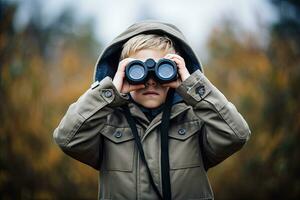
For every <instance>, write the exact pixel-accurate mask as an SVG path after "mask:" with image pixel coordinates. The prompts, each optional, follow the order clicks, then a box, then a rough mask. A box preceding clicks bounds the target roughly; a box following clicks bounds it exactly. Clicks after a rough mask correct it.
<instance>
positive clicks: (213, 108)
mask: <svg viewBox="0 0 300 200" xmlns="http://www.w3.org/2000/svg"><path fill="white" fill-rule="evenodd" d="M177 92H178V93H179V94H180V95H181V96H182V97H183V99H184V101H185V102H186V103H187V104H189V105H192V106H193V109H194V113H195V115H196V116H197V117H198V118H200V119H201V120H202V121H203V122H204V125H203V127H202V135H201V141H200V142H201V144H202V145H201V149H202V155H203V160H204V164H205V168H206V169H208V168H210V167H212V166H214V165H216V164H218V163H219V162H221V161H223V160H225V159H226V158H227V157H229V156H230V155H232V154H233V153H234V152H236V151H238V150H239V149H240V148H242V146H243V145H244V144H245V143H246V141H247V140H248V139H249V137H250V134H251V132H250V129H249V127H248V124H247V123H246V121H245V120H244V118H243V117H242V116H241V114H240V113H239V112H238V111H237V109H236V108H235V106H234V105H233V104H232V103H231V102H229V101H228V100H227V99H226V97H225V96H224V95H223V94H222V93H221V92H220V91H219V90H218V89H217V88H216V87H215V86H214V85H213V84H212V83H211V82H210V81H209V80H208V79H207V78H206V77H205V75H204V74H203V73H202V72H200V70H197V71H196V72H194V73H193V74H192V75H191V76H190V77H189V78H187V79H186V80H185V81H184V82H182V84H181V85H180V86H179V87H178V88H177Z"/></svg>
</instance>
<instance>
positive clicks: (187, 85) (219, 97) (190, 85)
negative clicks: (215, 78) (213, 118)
mask: <svg viewBox="0 0 300 200" xmlns="http://www.w3.org/2000/svg"><path fill="white" fill-rule="evenodd" d="M176 91H177V92H178V93H179V94H180V95H181V96H182V98H183V100H184V101H185V102H186V103H187V104H189V105H192V106H196V104H197V103H199V102H200V101H202V100H205V101H207V102H209V103H211V104H212V105H213V106H214V107H215V108H216V110H217V111H220V110H221V109H222V108H223V107H224V106H225V105H226V104H227V103H228V101H227V99H226V97H225V96H224V95H223V94H222V93H221V92H220V91H219V90H218V89H217V88H216V87H215V86H214V85H213V84H212V83H211V82H210V81H209V80H208V79H207V78H206V77H205V75H204V74H203V73H202V72H201V71H200V70H197V71H195V72H194V73H193V74H191V75H190V76H189V77H188V78H187V79H186V80H185V81H183V82H182V83H181V84H180V86H179V87H178V88H177V89H176Z"/></svg>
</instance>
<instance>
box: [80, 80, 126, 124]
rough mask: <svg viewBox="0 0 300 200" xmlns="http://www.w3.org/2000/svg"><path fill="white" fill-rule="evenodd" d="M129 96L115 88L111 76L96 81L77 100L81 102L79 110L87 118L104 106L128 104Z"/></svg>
mask: <svg viewBox="0 0 300 200" xmlns="http://www.w3.org/2000/svg"><path fill="white" fill-rule="evenodd" d="M128 100H129V96H128V95H127V94H121V93H119V92H118V90H117V89H116V88H115V86H114V84H113V82H112V80H111V78H110V77H105V78H104V79H103V80H101V81H100V82H99V81H96V82H94V83H93V84H92V85H91V87H90V89H89V90H87V91H86V92H85V93H84V94H83V95H82V96H81V97H80V98H79V99H78V101H77V103H78V104H79V106H78V110H77V112H78V113H79V114H80V115H81V116H83V117H84V118H85V119H87V118H89V117H90V116H91V115H93V114H94V112H96V111H98V110H99V109H101V108H103V107H104V106H109V107H118V106H121V105H124V104H127V103H128Z"/></svg>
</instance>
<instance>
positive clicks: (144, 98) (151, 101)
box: [130, 49, 174, 108]
mask: <svg viewBox="0 0 300 200" xmlns="http://www.w3.org/2000/svg"><path fill="white" fill-rule="evenodd" d="M168 53H174V52H168ZM165 55H166V52H163V51H160V50H154V49H143V50H140V51H137V52H136V53H134V54H133V55H130V57H131V58H134V59H138V60H142V61H146V60H147V59H148V58H152V59H154V60H155V61H156V62H157V61H158V60H159V59H161V58H163V57H164V56H165ZM145 86H146V87H145V88H143V89H138V90H135V91H132V92H130V95H131V97H132V98H133V100H134V101H135V102H137V103H139V104H141V105H142V106H144V107H146V108H157V107H158V106H160V105H161V104H163V103H164V102H165V100H166V97H167V93H168V90H169V87H163V86H161V85H160V84H159V83H158V82H156V81H155V80H154V79H152V78H151V77H150V78H149V80H148V81H147V82H146V83H145Z"/></svg>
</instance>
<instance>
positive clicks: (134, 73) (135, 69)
mask: <svg viewBox="0 0 300 200" xmlns="http://www.w3.org/2000/svg"><path fill="white" fill-rule="evenodd" d="M144 74H145V69H144V67H143V66H140V65H132V66H131V67H130V69H129V76H130V78H132V79H135V80H137V79H141V78H142V77H143V76H144Z"/></svg>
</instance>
